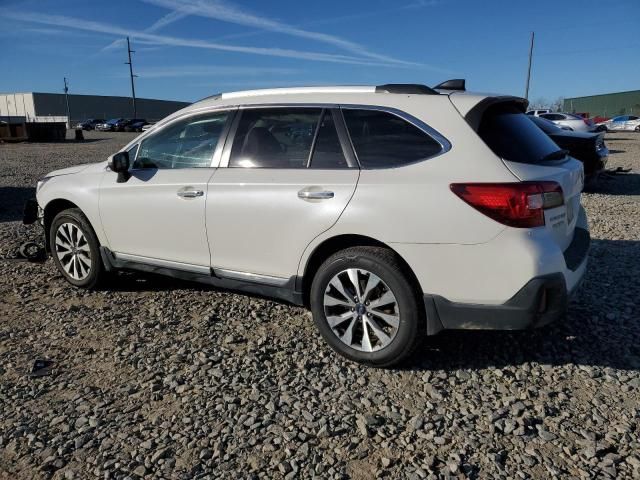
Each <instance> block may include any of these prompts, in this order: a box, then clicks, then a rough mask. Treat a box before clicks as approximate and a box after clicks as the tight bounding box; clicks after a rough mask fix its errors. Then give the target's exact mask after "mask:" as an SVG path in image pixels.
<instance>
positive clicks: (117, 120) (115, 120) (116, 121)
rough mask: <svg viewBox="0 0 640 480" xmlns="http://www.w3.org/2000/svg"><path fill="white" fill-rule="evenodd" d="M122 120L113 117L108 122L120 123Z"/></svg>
mask: <svg viewBox="0 0 640 480" xmlns="http://www.w3.org/2000/svg"><path fill="white" fill-rule="evenodd" d="M119 121H120V119H119V118H112V119H111V120H109V121H108V122H107V123H118V122H119Z"/></svg>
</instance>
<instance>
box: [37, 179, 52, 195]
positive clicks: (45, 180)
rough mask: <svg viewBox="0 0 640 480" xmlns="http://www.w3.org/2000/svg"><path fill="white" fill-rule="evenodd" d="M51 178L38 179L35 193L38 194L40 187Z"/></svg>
mask: <svg viewBox="0 0 640 480" xmlns="http://www.w3.org/2000/svg"><path fill="white" fill-rule="evenodd" d="M52 178H53V177H40V178H39V179H38V182H37V183H36V193H38V192H39V191H40V189H41V188H42V186H43V185H44V184H45V183H47V182H48V181H49V180H51V179H52Z"/></svg>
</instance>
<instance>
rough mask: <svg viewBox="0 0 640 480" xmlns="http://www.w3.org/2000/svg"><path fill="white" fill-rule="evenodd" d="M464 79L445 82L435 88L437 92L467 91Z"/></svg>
mask: <svg viewBox="0 0 640 480" xmlns="http://www.w3.org/2000/svg"><path fill="white" fill-rule="evenodd" d="M465 83H466V82H465V80H464V78H454V79H451V80H445V81H444V82H442V83H440V84H438V85H436V86H435V87H433V88H434V89H435V90H460V91H463V92H464V91H466V90H467V88H466V86H465Z"/></svg>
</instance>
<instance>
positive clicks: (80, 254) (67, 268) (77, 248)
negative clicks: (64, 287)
mask: <svg viewBox="0 0 640 480" xmlns="http://www.w3.org/2000/svg"><path fill="white" fill-rule="evenodd" d="M49 249H50V251H51V254H52V256H53V261H54V263H55V264H56V267H57V268H58V271H59V272H60V273H61V274H62V276H63V277H64V278H65V280H66V281H67V282H69V283H70V284H72V285H74V286H76V287H82V288H94V287H95V286H97V284H98V283H99V281H100V280H101V279H102V278H103V277H104V271H103V265H102V259H101V258H100V244H99V242H98V238H97V237H96V234H95V232H94V231H93V228H91V224H90V223H89V220H88V219H87V217H85V216H84V214H83V213H82V211H81V210H80V209H78V208H70V209H68V210H64V211H62V212H60V213H58V214H57V215H56V216H55V218H54V219H53V221H52V222H51V227H50V229H49Z"/></svg>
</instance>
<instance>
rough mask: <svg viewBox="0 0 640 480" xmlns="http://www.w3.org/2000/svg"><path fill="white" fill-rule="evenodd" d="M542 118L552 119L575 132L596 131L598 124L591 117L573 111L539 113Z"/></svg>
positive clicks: (561, 126) (565, 128)
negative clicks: (581, 115)
mask: <svg viewBox="0 0 640 480" xmlns="http://www.w3.org/2000/svg"><path fill="white" fill-rule="evenodd" d="M538 116H539V117H540V118H544V119H546V120H550V121H552V122H553V123H555V124H556V125H558V126H559V127H560V128H562V129H564V130H572V131H574V132H594V131H595V130H596V126H595V124H594V123H593V120H591V119H590V118H583V117H580V116H579V115H574V114H573V113H562V112H552V113H543V114H541V115H538Z"/></svg>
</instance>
